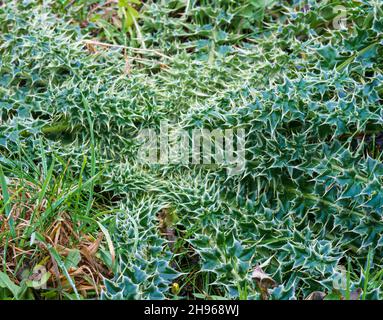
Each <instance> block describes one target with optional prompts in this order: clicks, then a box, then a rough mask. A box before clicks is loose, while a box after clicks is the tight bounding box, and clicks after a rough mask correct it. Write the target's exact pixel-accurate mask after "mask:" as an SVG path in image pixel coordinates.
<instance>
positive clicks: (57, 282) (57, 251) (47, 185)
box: [0, 162, 112, 299]
mask: <svg viewBox="0 0 383 320" xmlns="http://www.w3.org/2000/svg"><path fill="white" fill-rule="evenodd" d="M5 168H6V167H5ZM61 169H64V170H63V171H62V172H61V173H60V174H57V175H56V173H57V171H55V170H58V171H60V166H55V163H54V162H52V164H51V166H50V168H49V169H48V171H47V175H46V176H44V175H41V171H40V170H39V168H38V167H35V168H33V171H32V173H31V174H32V175H30V174H29V173H26V172H24V171H21V170H20V168H17V166H16V167H10V168H6V171H5V173H6V174H7V176H5V173H4V170H2V171H1V172H2V180H3V184H2V187H1V191H2V195H0V210H1V211H4V208H7V209H6V210H7V214H6V215H4V214H2V215H1V216H0V248H1V256H0V263H1V266H2V275H3V276H5V275H6V276H7V277H8V278H9V281H11V282H12V283H13V284H14V286H15V287H17V288H18V290H17V295H15V293H14V292H9V291H5V292H3V293H2V294H3V296H2V298H5V297H7V296H8V297H9V298H17V299H22V298H24V299H25V298H31V299H33V298H34V299H47V298H49V299H58V298H61V299H66V298H70V299H71V298H77V299H79V298H96V297H99V296H100V294H101V290H102V289H103V281H104V278H105V277H111V275H112V271H111V270H112V261H111V255H110V252H109V251H108V247H107V245H106V241H105V237H106V235H105V234H104V233H103V230H100V227H99V226H98V224H97V222H96V221H95V220H93V219H92V218H91V216H89V214H87V209H86V202H85V199H84V198H83V196H82V193H83V190H82V187H81V186H79V185H78V184H77V185H76V184H75V183H76V182H75V181H73V180H72V184H73V185H68V183H69V176H68V175H67V171H68V170H69V168H68V167H66V168H62V167H61ZM55 172H56V173H55ZM5 181H6V183H4V182H5ZM82 186H85V187H86V186H87V183H86V182H84V183H83V184H82ZM68 188H69V189H72V190H75V191H76V193H74V194H75V196H72V197H67V194H68ZM72 193H73V192H72ZM4 195H5V196H4ZM57 203H60V205H56V204H57ZM47 213H49V215H48V214H47ZM87 217H88V218H87ZM107 236H109V235H108V234H107ZM100 254H101V255H100ZM105 259H106V260H105ZM4 289H6V288H4Z"/></svg>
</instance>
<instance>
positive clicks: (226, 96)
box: [0, 0, 383, 299]
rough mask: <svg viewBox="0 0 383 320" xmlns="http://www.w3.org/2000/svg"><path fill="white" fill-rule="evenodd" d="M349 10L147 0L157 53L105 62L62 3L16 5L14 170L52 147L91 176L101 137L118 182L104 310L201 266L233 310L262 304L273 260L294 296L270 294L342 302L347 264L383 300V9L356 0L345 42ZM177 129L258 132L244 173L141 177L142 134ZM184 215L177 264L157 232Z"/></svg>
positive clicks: (8, 49) (6, 118)
mask: <svg viewBox="0 0 383 320" xmlns="http://www.w3.org/2000/svg"><path fill="white" fill-rule="evenodd" d="M185 3H186V4H185ZM303 4H305V5H303ZM339 4H340V3H339V2H337V1H327V2H326V3H323V2H322V3H321V2H320V1H309V2H308V3H306V2H305V3H303V1H302V2H299V1H278V2H277V1H259V2H258V1H229V0H225V1H223V0H222V1H186V2H185V1H148V3H147V4H145V6H144V7H143V8H142V10H141V12H140V19H139V23H140V31H141V33H142V36H143V41H144V43H145V44H146V47H147V48H150V49H143V48H141V49H142V51H140V54H138V53H137V52H138V51H135V50H134V48H133V49H132V48H130V47H127V48H125V50H122V49H121V48H120V47H113V48H109V49H107V50H100V52H99V53H97V54H92V53H90V52H89V51H87V49H86V46H85V44H84V41H83V40H84V39H85V38H86V37H88V36H86V35H85V36H84V35H82V34H81V31H80V29H79V28H76V27H73V26H69V25H68V24H65V23H64V22H61V21H57V18H56V17H54V16H53V15H52V13H50V12H49V10H50V9H49V6H47V7H46V11H48V13H43V12H42V11H45V10H40V9H25V8H24V9H23V10H21V11H17V10H16V9H14V8H12V7H11V5H9V6H3V7H1V8H0V20H1V21H2V24H1V26H0V30H1V33H0V54H1V58H0V59H1V60H0V84H1V86H0V105H1V109H0V117H1V119H2V122H1V124H0V148H2V149H1V150H2V152H3V153H4V158H7V157H9V158H12V157H13V155H14V152H15V150H16V149H17V148H20V147H22V148H27V150H28V152H29V153H30V154H31V155H32V157H33V155H36V154H38V153H37V152H36V150H38V149H37V148H38V146H37V145H36V143H35V142H36V141H37V140H36V138H37V137H39V138H41V139H42V140H43V141H44V142H43V144H44V148H45V150H46V151H47V152H50V151H55V152H56V153H58V154H60V155H61V156H62V157H63V158H65V159H70V161H71V163H72V166H73V167H74V168H77V169H78V170H79V171H80V169H81V166H82V159H83V158H82V156H83V154H84V153H87V154H88V155H89V157H91V150H92V143H93V142H94V144H95V145H94V148H95V149H94V150H95V161H94V166H95V167H96V168H94V167H93V168H91V167H90V166H89V167H87V168H86V170H85V172H84V175H87V176H88V177H89V176H91V172H92V169H93V170H97V172H98V171H101V170H104V171H103V176H102V179H101V182H99V185H98V186H97V188H98V191H97V192H96V195H95V197H96V200H97V201H99V200H98V199H99V198H103V197H106V198H107V200H108V201H109V202H108V205H110V206H113V208H114V209H115V210H114V212H117V213H116V215H115V217H112V218H111V219H110V220H111V221H112V220H113V221H114V223H112V224H111V225H113V226H114V227H111V230H110V232H111V233H112V234H114V239H113V240H114V243H115V245H116V250H117V253H118V256H119V265H118V267H117V269H116V273H115V278H114V279H113V280H106V291H105V292H104V294H103V297H104V298H108V299H113V298H117V299H138V298H140V299H146V298H155V299H163V298H169V297H171V293H170V285H171V283H172V282H173V281H187V279H188V276H189V275H188V274H186V275H185V273H186V272H185V270H183V269H182V267H183V264H182V263H178V264H177V263H176V262H177V261H178V262H179V261H180V259H178V258H179V257H180V256H182V257H183V258H184V259H186V260H188V259H189V260H191V259H193V257H195V256H197V257H198V260H197V261H198V263H197V264H196V266H195V268H196V269H197V270H196V271H197V272H200V274H208V275H210V278H209V279H210V281H211V283H209V284H211V285H212V287H213V286H214V290H215V291H214V292H213V293H215V294H219V295H221V296H224V297H228V298H241V299H259V293H258V291H257V289H256V286H255V283H254V281H253V280H252V279H251V272H252V269H253V268H254V267H255V266H256V265H258V264H265V266H264V269H265V271H267V273H268V274H270V275H272V277H273V278H274V279H275V280H276V282H277V283H278V284H279V285H278V286H277V287H276V288H274V289H273V290H271V291H270V298H271V299H293V298H302V297H306V296H307V295H308V294H310V293H311V292H312V291H316V290H321V291H326V292H331V291H332V290H333V289H334V288H333V280H334V279H336V277H338V276H339V274H340V273H341V271H340V270H341V269H342V267H343V266H346V264H347V261H348V260H347V259H350V261H351V264H352V267H353V268H352V270H355V271H356V272H357V274H358V275H357V276H355V274H354V273H353V277H352V279H351V281H352V286H353V288H356V287H362V288H363V290H364V298H379V297H380V291H379V289H380V286H381V276H380V275H379V274H377V272H378V271H379V270H380V268H381V266H382V260H381V257H382V246H383V240H382V239H383V237H382V235H383V224H382V222H381V221H382V215H383V192H382V190H381V189H382V175H383V165H382V163H381V151H382V143H381V138H382V132H383V126H382V111H381V110H382V108H381V105H382V80H383V74H382V57H383V55H382V51H383V49H382V43H383V34H382V19H383V18H382V17H383V14H382V6H381V4H380V3H378V2H376V1H350V2H349V3H348V4H347V5H345V6H346V7H345V8H346V10H347V19H348V25H347V28H345V29H340V30H338V29H336V28H334V26H333V24H332V22H333V21H334V19H335V18H336V17H337V15H336V14H335V15H334V12H333V11H332V8H333V7H334V6H336V5H339ZM20 6H22V5H19V7H20ZM329 8H330V9H331V10H329ZM55 10H57V9H55ZM41 19H44V23H40V21H41ZM113 39H115V38H113ZM109 40H110V39H109ZM115 40H116V39H115ZM116 41H117V42H119V43H120V44H124V45H137V42H138V43H139V41H136V42H134V43H128V42H123V41H121V39H117V40H116ZM127 41H130V40H127ZM131 41H133V40H131ZM138 45H139V44H138ZM159 52H165V53H166V55H167V56H164V55H162V54H158V53H159ZM127 55H128V56H129V58H130V59H129V61H130V63H131V64H132V67H131V71H130V73H129V74H128V75H127V74H126V73H124V70H125V68H126V56H127ZM86 106H88V109H87V108H86ZM87 112H89V115H90V118H91V125H90V123H89V118H88V114H87ZM164 119H166V120H168V121H169V122H171V123H174V124H179V125H181V126H182V127H183V128H194V127H204V128H207V129H215V128H221V129H226V128H233V129H238V128H244V129H246V132H247V143H246V157H247V163H246V169H245V171H244V172H243V173H241V174H240V175H238V176H233V177H228V176H227V171H226V168H224V167H222V168H210V167H200V166H194V167H192V166H191V167H179V166H177V165H167V166H153V167H143V166H141V164H140V163H138V161H137V159H136V152H137V147H138V146H137V144H136V143H135V142H134V141H133V138H134V137H135V136H136V135H137V134H138V132H139V130H140V129H141V128H146V127H157V128H158V127H159V123H160V121H161V120H164ZM90 128H93V132H94V137H93V138H94V139H93V140H94V141H93V142H92V143H91V129H90ZM36 157H37V156H36ZM35 160H37V159H35ZM169 207H171V208H172V210H174V211H175V212H176V215H177V217H178V220H177V222H176V223H175V224H174V226H173V228H174V229H175V230H176V231H177V232H176V233H177V234H176V236H177V237H178V238H182V239H177V240H176V243H178V242H182V241H183V242H182V243H183V246H181V248H180V249H179V251H175V250H173V248H172V246H171V245H170V243H169V240H168V239H167V238H166V237H164V236H163V235H161V233H160V232H159V220H158V212H160V211H161V210H163V209H164V208H169ZM180 230H181V231H180ZM185 230H186V231H185ZM185 243H186V244H187V245H185ZM186 248H188V249H186ZM371 248H372V250H373V251H374V257H373V259H372V260H371V261H370V262H369V264H368V267H367V265H366V266H365V264H366V262H367V255H368V252H369V250H370V249H371ZM186 251H187V253H186ZM190 251H192V253H190ZM177 259H178V260H177ZM182 261H184V260H182ZM363 266H365V267H363ZM361 267H363V270H366V269H368V272H369V273H370V274H374V275H376V276H373V277H370V279H373V280H372V282H371V283H367V282H366V280H365V278H363V276H362V277H361V278H358V277H359V270H360V268H361ZM176 269H177V270H176ZM363 274H365V273H363ZM190 277H192V275H190ZM176 279H178V280H176ZM379 280H380V281H379ZM199 281H203V280H201V279H200V280H199ZM212 290H213V289H212ZM201 291H204V290H201ZM195 292H196V293H198V292H197V291H196V290H195ZM202 293H203V294H208V293H207V292H202Z"/></svg>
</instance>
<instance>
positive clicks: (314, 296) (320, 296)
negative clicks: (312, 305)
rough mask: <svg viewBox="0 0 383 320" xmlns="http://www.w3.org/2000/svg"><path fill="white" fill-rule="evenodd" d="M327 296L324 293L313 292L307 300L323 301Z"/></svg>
mask: <svg viewBox="0 0 383 320" xmlns="http://www.w3.org/2000/svg"><path fill="white" fill-rule="evenodd" d="M325 296H326V294H325V293H324V292H322V291H314V292H311V293H310V294H309V295H308V296H307V297H306V299H305V300H323V299H324V297H325Z"/></svg>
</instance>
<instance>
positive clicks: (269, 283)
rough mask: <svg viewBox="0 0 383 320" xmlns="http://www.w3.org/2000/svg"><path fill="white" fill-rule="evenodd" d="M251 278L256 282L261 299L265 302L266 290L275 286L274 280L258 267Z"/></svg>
mask: <svg viewBox="0 0 383 320" xmlns="http://www.w3.org/2000/svg"><path fill="white" fill-rule="evenodd" d="M251 277H252V278H253V279H254V280H255V281H256V283H257V285H258V288H259V290H260V291H261V297H262V299H263V300H267V299H268V297H269V293H268V289H270V288H275V287H276V286H277V283H276V282H275V280H274V279H273V278H271V277H270V276H269V275H268V274H267V273H265V272H264V271H263V270H262V268H261V267H260V266H256V267H255V269H254V271H253V273H252V275H251Z"/></svg>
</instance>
